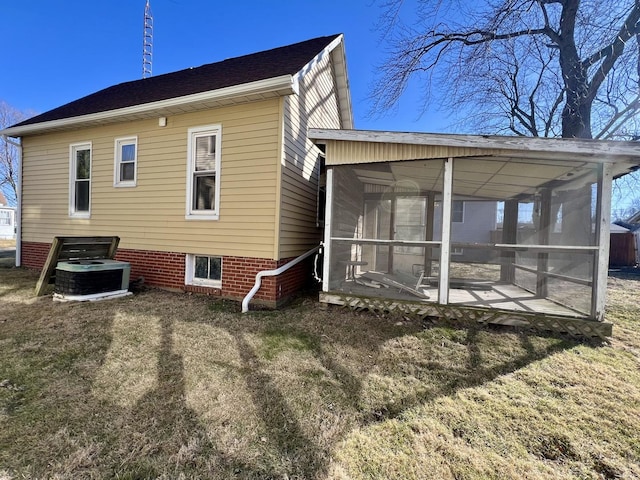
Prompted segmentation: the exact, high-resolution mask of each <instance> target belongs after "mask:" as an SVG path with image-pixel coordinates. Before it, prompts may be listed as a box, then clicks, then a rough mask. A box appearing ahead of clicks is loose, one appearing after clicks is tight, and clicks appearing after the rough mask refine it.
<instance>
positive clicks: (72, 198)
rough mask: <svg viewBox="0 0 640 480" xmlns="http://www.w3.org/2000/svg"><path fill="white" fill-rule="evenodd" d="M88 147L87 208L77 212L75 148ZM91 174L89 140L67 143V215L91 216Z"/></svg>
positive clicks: (91, 155) (91, 158)
mask: <svg viewBox="0 0 640 480" xmlns="http://www.w3.org/2000/svg"><path fill="white" fill-rule="evenodd" d="M87 148H88V149H89V165H90V166H89V210H88V211H86V212H84V211H82V212H77V211H76V209H75V205H76V189H75V186H76V155H75V152H76V151H77V150H84V149H87ZM92 176H93V145H92V143H91V142H79V143H72V144H70V145H69V216H70V217H73V218H91V184H92V183H93V182H92V181H91V177H92Z"/></svg>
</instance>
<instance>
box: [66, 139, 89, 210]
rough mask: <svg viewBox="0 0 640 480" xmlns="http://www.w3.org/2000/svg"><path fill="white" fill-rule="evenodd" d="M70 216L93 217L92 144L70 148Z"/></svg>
mask: <svg viewBox="0 0 640 480" xmlns="http://www.w3.org/2000/svg"><path fill="white" fill-rule="evenodd" d="M69 151H70V154H69V156H70V159H69V216H70V217H78V218H89V217H90V216H91V143H90V142H87V143H74V144H72V145H70V146H69Z"/></svg>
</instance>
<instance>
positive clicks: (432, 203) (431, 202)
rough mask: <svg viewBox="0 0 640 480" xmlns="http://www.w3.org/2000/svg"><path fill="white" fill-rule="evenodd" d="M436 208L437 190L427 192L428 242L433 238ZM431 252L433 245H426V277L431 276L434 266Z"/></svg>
mask: <svg viewBox="0 0 640 480" xmlns="http://www.w3.org/2000/svg"><path fill="white" fill-rule="evenodd" d="M435 209H436V194H435V192H429V193H427V218H426V222H425V232H424V233H425V235H424V239H425V240H426V241H427V242H430V241H432V240H433V226H434V225H433V220H434V212H435ZM431 253H432V248H431V246H428V247H425V249H424V276H425V277H430V276H431V270H432V269H431V266H432V263H433V262H432V261H431Z"/></svg>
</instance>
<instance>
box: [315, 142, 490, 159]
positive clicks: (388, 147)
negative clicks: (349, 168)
mask: <svg viewBox="0 0 640 480" xmlns="http://www.w3.org/2000/svg"><path fill="white" fill-rule="evenodd" d="M496 153H499V150H495V149H479V148H466V147H447V146H444V147H443V146H438V145H411V144H404V143H389V142H386V143H383V142H348V141H346V142H345V141H336V140H329V141H327V159H328V160H327V165H347V164H359V163H374V162H393V161H403V160H426V159H435V158H448V157H472V156H486V155H493V154H496Z"/></svg>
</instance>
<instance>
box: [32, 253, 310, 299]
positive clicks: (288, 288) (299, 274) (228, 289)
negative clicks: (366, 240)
mask: <svg viewBox="0 0 640 480" xmlns="http://www.w3.org/2000/svg"><path fill="white" fill-rule="evenodd" d="M50 248H51V245H50V244H48V243H37V242H22V250H21V251H22V264H23V266H25V267H27V268H33V269H42V267H43V265H44V263H45V261H46V259H47V255H48V254H49V249H50ZM185 257H186V254H184V253H176V252H159V251H153V250H131V249H122V248H119V249H118V252H117V254H116V259H117V260H121V261H124V262H129V263H130V264H131V280H132V281H134V280H137V279H138V278H140V277H144V283H145V284H146V285H149V286H154V287H160V288H168V289H173V290H183V291H187V292H194V293H204V294H207V295H216V296H220V297H225V298H232V299H236V300H241V299H242V298H244V296H245V295H246V294H247V293H248V292H249V290H251V288H252V287H253V285H254V283H255V278H256V274H257V273H258V272H260V271H262V270H273V269H276V268H279V267H281V266H282V265H284V264H286V263H287V262H289V261H291V260H293V258H286V259H282V260H278V261H275V260H268V259H264V258H250V257H222V289H219V288H211V287H202V286H195V285H185V283H184V278H185ZM294 258H295V257H294ZM311 261H312V260H311V259H307V260H306V261H304V262H301V263H299V264H298V265H295V266H294V267H292V268H291V269H289V270H287V271H286V272H284V273H283V274H281V275H278V276H277V277H265V278H263V279H262V286H261V287H260V290H258V292H257V293H256V295H255V296H254V300H255V301H257V302H258V303H262V304H265V305H268V306H271V307H276V306H278V305H279V304H281V303H284V302H285V301H286V299H287V298H289V297H291V296H292V295H293V294H295V293H296V292H298V291H300V290H301V289H302V288H304V287H305V286H306V285H307V283H308V282H309V281H310V278H311Z"/></svg>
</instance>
